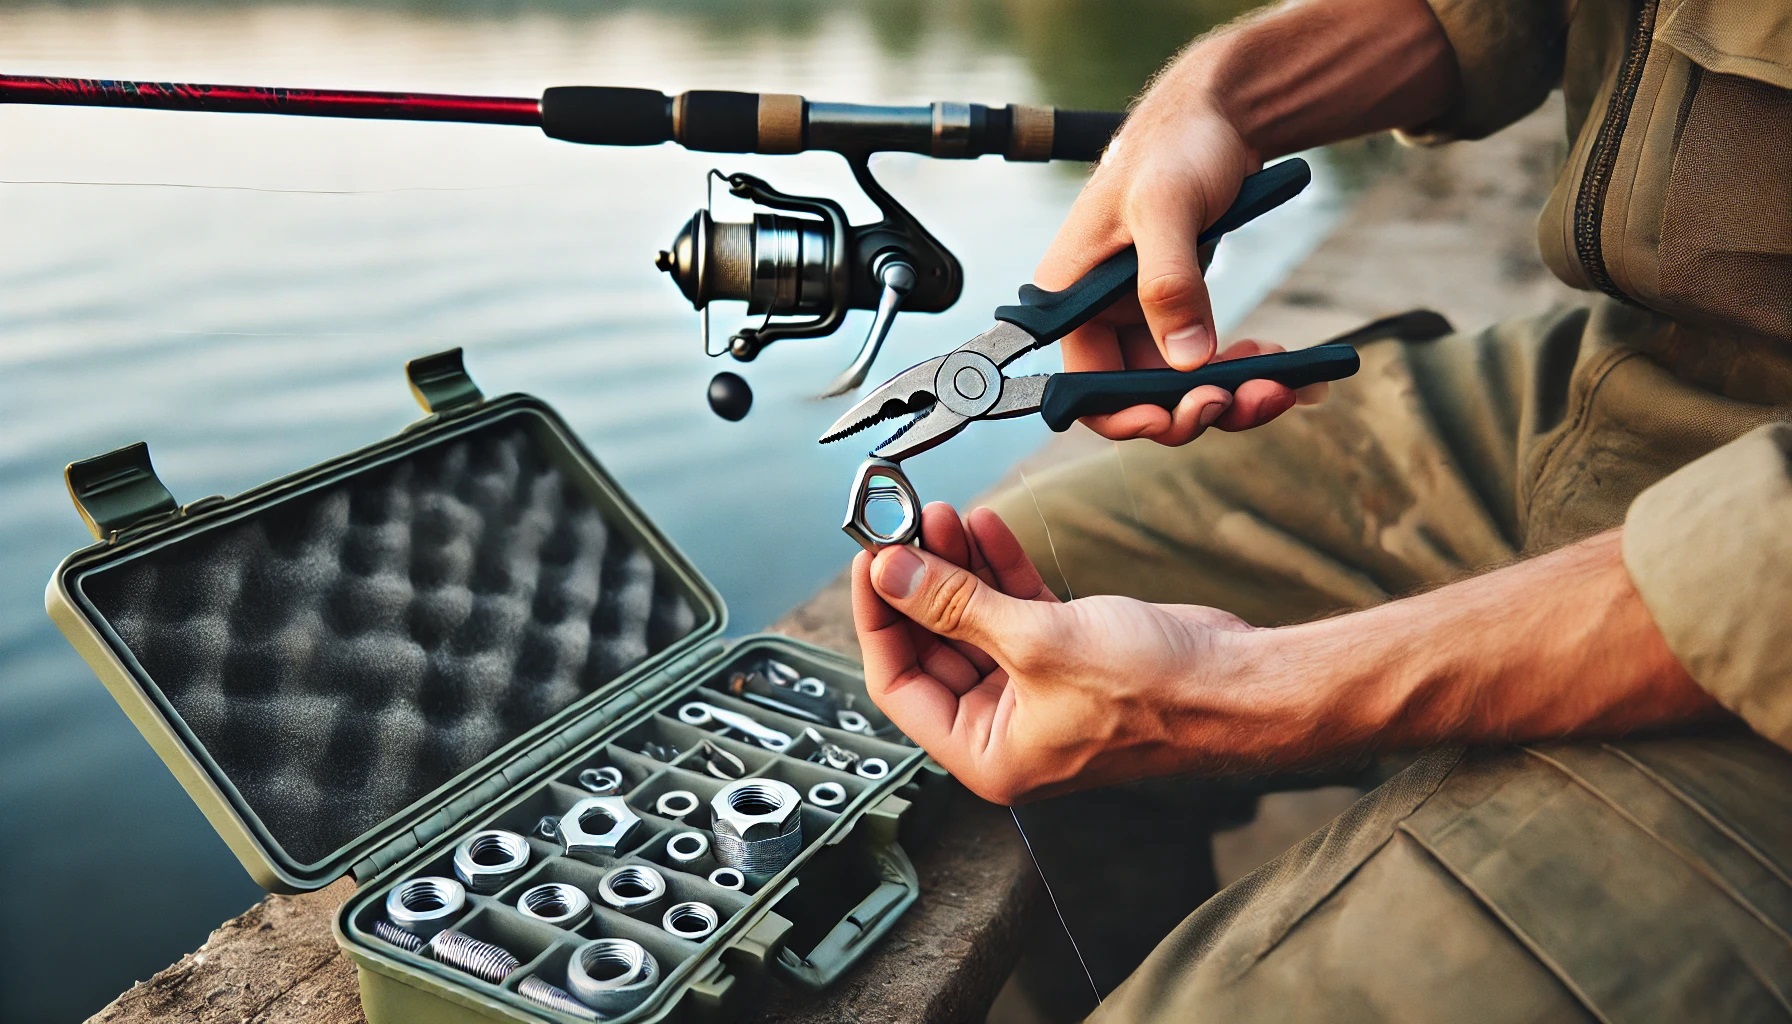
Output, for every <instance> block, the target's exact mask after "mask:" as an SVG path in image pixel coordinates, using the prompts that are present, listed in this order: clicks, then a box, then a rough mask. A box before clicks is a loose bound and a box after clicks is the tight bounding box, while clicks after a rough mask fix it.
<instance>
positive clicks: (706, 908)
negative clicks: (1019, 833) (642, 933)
mask: <svg viewBox="0 0 1792 1024" xmlns="http://www.w3.org/2000/svg"><path fill="white" fill-rule="evenodd" d="M718 924H721V917H720V916H719V915H717V914H716V908H714V907H712V906H710V905H709V904H707V903H699V902H697V901H696V900H692V901H691V902H689V903H678V904H674V905H673V906H672V907H671V908H670V909H668V910H667V911H666V916H665V917H663V918H661V919H660V927H661V928H664V929H666V930H667V931H669V932H671V933H672V934H673V935H676V936H678V937H679V938H681V939H690V940H691V941H693V942H695V941H697V940H698V939H705V938H708V937H709V934H710V933H711V932H713V931H715V930H716V925H718Z"/></svg>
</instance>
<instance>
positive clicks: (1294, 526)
mask: <svg viewBox="0 0 1792 1024" xmlns="http://www.w3.org/2000/svg"><path fill="white" fill-rule="evenodd" d="M1362 355H1363V368H1362V370H1361V371H1360V372H1359V373H1358V374H1357V376H1355V377H1354V378H1351V379H1350V380H1347V381H1344V382H1342V383H1340V384H1337V385H1334V386H1333V392H1332V395H1331V398H1330V400H1329V401H1328V402H1326V403H1325V404H1323V405H1320V406H1317V407H1314V408H1310V409H1301V410H1296V411H1294V412H1292V413H1290V414H1289V415H1288V416H1286V417H1284V418H1283V419H1282V420H1279V421H1277V422H1276V423H1274V424H1271V425H1269V426H1267V427H1265V428H1262V429H1259V430H1255V431H1250V432H1246V433H1241V434H1209V435H1207V436H1204V437H1202V438H1201V439H1200V440H1198V441H1196V442H1195V443H1194V444H1192V445H1189V446H1186V447H1184V448H1179V449H1170V448H1162V447H1158V446H1156V445H1152V444H1150V443H1148V442H1138V443H1133V444H1128V445H1125V446H1121V447H1119V448H1117V449H1116V450H1115V452H1114V453H1110V454H1106V455H1100V456H1096V457H1092V458H1090V459H1087V460H1084V461H1082V462H1079V463H1074V464H1071V465H1068V466H1065V467H1062V468H1061V469H1059V470H1057V471H1055V472H1053V473H1049V474H1037V475H1035V476H1034V477H1033V478H1032V480H1031V487H1030V488H1024V489H1017V490H1016V491H1014V492H1011V493H1007V494H1004V495H1002V496H1001V497H1000V498H999V499H998V500H997V501H995V502H993V503H992V504H993V505H994V507H995V508H996V509H997V511H998V512H1000V513H1001V514H1002V516H1003V517H1004V519H1006V520H1007V521H1008V523H1009V524H1010V525H1011V526H1013V527H1014V529H1015V531H1016V532H1017V533H1018V534H1019V535H1020V537H1021V539H1022V541H1023V542H1024V543H1025V544H1026V546H1027V549H1028V551H1029V552H1031V553H1032V555H1033V557H1034V560H1035V561H1036V562H1037V563H1038V565H1039V567H1040V570H1041V571H1042V572H1043V573H1044V575H1045V577H1046V579H1047V581H1048V582H1049V583H1051V584H1052V585H1053V586H1054V588H1055V589H1057V590H1058V592H1059V593H1060V595H1065V594H1069V593H1074V594H1075V595H1078V596H1082V595H1088V594H1095V593H1117V594H1129V595H1132V596H1135V597H1139V598H1143V599H1146V600H1151V601H1173V602H1190V603H1199V604H1207V605H1213V606H1217V607H1221V608H1225V609H1227V610H1229V611H1232V612H1234V613H1236V614H1239V615H1241V616H1243V617H1244V618H1246V619H1248V620H1250V621H1252V622H1254V623H1257V624H1263V625H1268V624H1274V623H1279V622H1288V621H1295V620H1301V619H1306V618H1312V617H1315V616H1319V615H1324V614H1328V613H1331V612H1335V611H1340V610H1346V609H1351V608H1358V607H1362V606H1365V605H1369V604H1373V603H1376V602H1379V601H1384V600H1388V599H1390V598H1393V597H1397V596H1400V595H1401V594H1404V593H1408V592H1411V591H1414V590H1418V589H1421V588H1427V587H1432V586H1436V585H1438V584H1441V583H1444V582H1447V581H1449V580H1451V579H1454V578H1458V577H1461V576H1464V575H1469V574H1472V573H1475V572H1478V571H1482V570H1486V569H1488V568H1491V567H1494V566H1497V565H1499V564H1501V563H1503V562H1507V561H1509V560H1512V559H1514V558H1517V557H1520V556H1522V555H1524V554H1529V553H1535V552H1539V551H1544V550H1548V549H1550V548H1552V547H1556V546H1559V545H1561V544H1564V543H1568V542H1570V541H1573V540H1575V539H1578V538H1581V537H1584V536H1587V535H1590V534H1592V533H1596V532H1599V531H1602V530H1605V529H1610V528H1613V527H1616V526H1618V525H1620V524H1621V523H1622V522H1623V518H1624V514H1625V511H1626V509H1627V508H1628V506H1629V504H1630V502H1631V499H1632V498H1634V497H1635V496H1636V495H1637V493H1638V492H1640V491H1641V490H1642V489H1643V488H1645V487H1646V486H1648V485H1649V484H1651V483H1653V482H1654V481H1656V480H1658V479H1660V478H1661V477H1663V476H1665V475H1666V474H1668V473H1670V472H1672V471H1673V470H1675V469H1677V468H1679V467H1680V466H1682V465H1684V464H1685V463H1687V462H1689V461H1691V460H1693V459H1694V458H1697V457H1698V456H1700V455H1702V454H1704V453H1706V452H1708V451H1710V450H1712V449H1714V448H1716V447H1718V446H1720V445H1722V444H1724V443H1725V442H1727V441H1729V440H1732V439H1733V438H1735V437H1737V436H1740V435H1741V434H1743V433H1745V432H1747V431H1748V430H1750V429H1751V428H1753V427H1755V426H1757V425H1759V424H1761V423H1764V422H1768V421H1770V420H1774V419H1784V418H1785V417H1786V415H1787V407H1786V406H1785V405H1774V404H1768V403H1766V402H1763V401H1762V399H1761V397H1760V396H1761V395H1762V394H1763V393H1765V392H1773V391H1777V390H1778V389H1779V387H1780V386H1781V385H1782V384H1785V383H1789V382H1792V368H1788V365H1787V361H1786V360H1785V358H1784V357H1782V356H1780V355H1778V354H1777V353H1773V352H1771V351H1763V350H1757V349H1753V348H1747V347H1744V346H1741V345H1736V344H1732V343H1729V342H1726V341H1723V340H1721V339H1713V338H1709V337H1704V338H1695V337H1691V336H1689V335H1688V334H1687V332H1686V331H1685V330H1684V329H1683V328H1680V327H1677V326H1675V325H1673V324H1672V323H1670V322H1668V321H1665V320H1663V319H1661V318H1658V317H1655V316H1653V315H1652V314H1649V313H1646V312H1644V311H1641V310H1637V309H1634V308H1631V307H1627V306H1622V305H1620V304H1618V303H1616V302H1612V301H1607V300H1600V301H1598V302H1596V303H1595V304H1594V305H1593V306H1592V307H1591V309H1590V310H1588V309H1575V310H1560V311H1556V312H1552V313H1550V314H1547V315H1544V316H1541V317H1537V318H1533V319H1530V320H1525V321H1517V322H1512V323H1507V324H1502V325H1500V326H1497V327H1495V328H1492V329H1490V330H1488V331H1486V332H1483V333H1480V334H1477V335H1454V336H1449V337H1445V338H1442V339H1439V340H1436V341H1431V342H1397V341H1391V342H1379V343H1375V344H1372V345H1368V346H1365V347H1364V349H1363V352H1362ZM1776 375H1777V376H1776ZM1767 378H1774V380H1775V381H1777V383H1773V386H1771V387H1765V392H1764V385H1763V380H1765V379H1767ZM1730 396H1742V397H1730ZM1781 401H1783V399H1781ZM1777 599H1779V600H1785V599H1786V597H1785V595H1781V596H1780V597H1779V598H1777ZM1488 628H1490V629H1498V628H1499V623H1496V622H1495V623H1488ZM1514 639H1515V642H1522V638H1514ZM1788 685H1792V680H1788ZM1188 788H1189V792H1190V793H1191V794H1195V793H1197V792H1198V791H1199V790H1200V787H1198V786H1194V785H1191V786H1190V787H1188ZM1164 790H1165V786H1164V785H1162V784H1158V785H1156V786H1154V787H1152V791H1153V792H1154V793H1156V794H1158V798H1159V799H1160V801H1161V810H1160V812H1159V813H1164V814H1174V813H1177V812H1178V809H1177V808H1176V807H1174V806H1173V803H1174V800H1173V798H1170V797H1165V796H1162V793H1163V792H1164ZM1126 798H1127V799H1133V800H1136V799H1138V795H1137V794H1136V793H1130V794H1127V795H1126ZM1208 798H1210V794H1209V796H1207V797H1201V796H1196V797H1191V800H1192V801H1194V802H1195V803H1198V802H1199V801H1200V800H1202V799H1208ZM1191 806H1193V804H1191ZM1088 831H1090V832H1097V831H1099V830H1097V829H1090V830H1088ZM1090 842H1091V843H1092V844H1095V845H1091V847H1090V849H1089V851H1088V855H1089V856H1091V857H1097V856H1100V857H1109V858H1115V857H1117V856H1119V855H1117V854H1116V853H1115V852H1114V851H1113V850H1112V849H1105V848H1102V847H1100V846H1099V843H1100V839H1099V837H1096V836H1091V838H1090ZM1053 881H1054V883H1055V884H1061V882H1060V879H1059V878H1054V879H1053ZM1143 884H1145V885H1149V884H1150V883H1149V882H1146V883H1143ZM1788 1016H1792V755H1789V754H1788V753H1787V752H1786V751H1784V750H1782V749H1780V748H1779V747H1777V746H1775V745H1773V744H1771V743H1768V742H1767V741H1765V740H1762V739H1760V738H1759V737H1756V736H1755V735H1753V734H1752V733H1750V732H1748V731H1747V730H1746V729H1742V728H1739V727H1737V728H1726V729H1718V730H1709V731H1706V732H1705V733H1703V734H1700V735H1684V736H1672V737H1654V738H1641V739H1632V740H1626V741H1623V742H1618V743H1584V744H1576V743H1560V744H1547V745H1534V746H1524V747H1518V748H1507V749H1486V750H1474V751H1466V752H1465V751H1461V750H1433V751H1427V752H1424V753H1423V754H1421V755H1420V756H1419V757H1418V758H1417V760H1416V761H1414V762H1412V763H1411V764H1409V765H1408V766H1407V767H1406V768H1405V769H1404V770H1402V771H1400V772H1399V773H1398V774H1396V775H1394V776H1393V777H1392V778H1391V779H1390V780H1389V781H1387V782H1385V783H1383V784H1382V785H1380V786H1379V787H1377V788H1375V789H1374V790H1373V791H1372V792H1370V793H1369V794H1368V795H1367V796H1365V797H1364V798H1363V799H1362V800H1361V801H1359V802H1358V803H1357V804H1356V805H1355V806H1354V807H1353V808H1352V809H1351V810H1349V811H1348V812H1347V813H1345V814H1343V815H1341V816H1340V817H1338V818H1337V819H1336V820H1334V821H1333V822H1331V823H1330V824H1329V825H1327V826H1326V827H1325V828H1323V829H1321V830H1320V831H1319V832H1317V833H1315V834H1314V835H1313V836H1311V837H1309V838H1308V839H1307V840H1306V841H1304V842H1303V843H1301V844H1300V845H1299V846H1297V847H1295V848H1294V849H1292V850H1289V851H1288V852H1287V853H1286V854H1284V855H1283V856H1281V857H1280V858H1278V859H1276V860H1275V861H1272V862H1271V863H1269V864H1268V865H1265V866H1264V867H1263V868H1261V869H1259V870H1258V871H1256V872H1254V873H1253V874H1251V875H1249V876H1247V877H1246V878H1245V879H1243V880H1241V881H1240V882H1238V883H1236V884H1234V885H1232V886H1230V887H1229V888H1227V889H1225V890H1223V891H1221V892H1220V893H1219V895H1217V896H1215V897H1214V898H1212V899H1210V900H1208V901H1207V902H1205V903H1204V904H1202V905H1201V906H1200V907H1199V909H1196V910H1195V911H1194V913H1193V914H1192V915H1191V916H1189V917H1188V918H1187V919H1186V920H1184V921H1183V922H1182V923H1181V924H1180V925H1179V926H1177V927H1176V928H1175V929H1174V931H1172V932H1171V933H1170V935H1169V937H1168V938H1167V939H1165V940H1164V941H1163V942H1162V943H1161V944H1159V945H1158V946H1157V948H1156V949H1155V951H1154V952H1152V953H1151V954H1150V956H1149V957H1147V958H1146V959H1145V962H1144V964H1143V965H1142V966H1140V967H1139V968H1138V969H1137V971H1135V972H1134V973H1133V974H1132V976H1131V977H1130V978H1128V979H1127V981H1126V982H1125V983H1124V984H1122V985H1121V986H1120V987H1119V988H1118V989H1117V990H1116V991H1115V992H1114V993H1113V994H1112V995H1111V996H1110V997H1109V998H1108V1000H1107V1001H1106V1003H1105V1005H1104V1006H1103V1007H1102V1008H1101V1009H1100V1010H1099V1011H1098V1012H1097V1013H1096V1015H1095V1018H1094V1019H1095V1020H1098V1021H1123V1020H1124V1021H1131V1020H1140V1021H1143V1020H1214V1021H1240V1020H1251V1021H1259V1020H1326V1021H1358V1020H1361V1021H1444V1020H1449V1021H1535V1020H1609V1021H1634V1020H1649V1021H1669V1020H1672V1021H1683V1020H1725V1021H1738V1020H1769V1019H1771V1020H1783V1019H1786V1018H1787V1017H1788Z"/></svg>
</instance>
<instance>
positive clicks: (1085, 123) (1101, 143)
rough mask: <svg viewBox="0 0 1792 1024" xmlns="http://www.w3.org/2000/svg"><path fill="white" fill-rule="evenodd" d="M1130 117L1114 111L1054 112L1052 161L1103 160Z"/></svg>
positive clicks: (1060, 110)
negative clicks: (1108, 147)
mask: <svg viewBox="0 0 1792 1024" xmlns="http://www.w3.org/2000/svg"><path fill="white" fill-rule="evenodd" d="M1124 120H1126V115H1125V114H1122V113H1120V112H1118V111H1114V110H1062V109H1059V110H1054V111H1052V159H1053V160H1099V159H1101V151H1102V150H1104V149H1106V148H1107V146H1108V140H1109V139H1111V138H1113V137H1114V133H1115V132H1117V131H1119V130H1120V122H1122V121H1124Z"/></svg>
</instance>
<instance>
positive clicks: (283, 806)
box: [45, 349, 726, 892]
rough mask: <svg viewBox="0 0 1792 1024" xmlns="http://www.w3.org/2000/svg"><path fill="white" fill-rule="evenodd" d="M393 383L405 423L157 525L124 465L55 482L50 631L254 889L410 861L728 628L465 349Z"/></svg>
mask: <svg viewBox="0 0 1792 1024" xmlns="http://www.w3.org/2000/svg"><path fill="white" fill-rule="evenodd" d="M406 373H407V374H408V376H409V378H410V383H411V389H412V391H413V393H414V394H415V396H416V398H417V400H418V402H419V403H420V404H421V405H422V406H423V408H424V410H425V411H426V412H427V413H428V415H427V416H426V417H425V418H423V419H422V420H420V421H418V422H416V423H414V424H412V425H411V426H410V427H408V428H406V429H405V430H404V431H402V432H401V433H399V434H398V435H396V436H394V437H391V438H388V439H386V440H384V441H380V442H378V443H376V444H372V445H369V446H367V447H365V448H362V449H360V450H358V451H353V452H349V453H348V454H345V455H342V456H340V457H338V458H335V459H331V460H329V461H327V462H324V463H322V464H320V465H317V466H314V467H312V468H310V469H306V470H302V471H300V472H297V473H294V474H291V475H289V476H286V477H283V478H281V479H278V480H275V481H272V482H270V483H267V484H264V485H262V486H260V487H256V488H253V489H251V490H248V491H244V492H243V493H241V494H238V495H235V496H233V497H228V498H225V497H210V498H204V499H201V500H198V501H194V502H191V503H189V504H186V505H182V504H180V503H178V502H177V501H176V500H175V499H174V497H173V495H172V494H170V493H169V491H168V489H167V488H166V487H165V486H163V485H162V483H161V481H160V480H158V479H157V478H156V475H155V471H154V469H153V467H152V466H151V464H150V460H149V451H148V447H147V446H146V445H144V444H142V443H138V444H134V445H131V446H129V447H126V448H121V449H118V450H117V451H113V452H109V453H107V454H104V455H100V456H97V457H95V458H91V459H86V460H83V461H81V462H76V463H72V464H70V465H69V467H68V469H67V471H66V477H67V481H68V486H69V493H70V496H71V497H72V498H73V499H74V502H75V506H76V508H77V509H78V510H79V511H80V513H81V516H82V518H83V519H84V520H86V522H87V523H88V525H89V526H90V527H91V528H92V530H93V532H94V535H95V537H96V538H97V539H98V542H97V543H95V544H94V545H92V546H90V547H87V548H84V549H82V550H80V551H77V552H75V553H74V554H72V555H70V556H69V557H68V558H66V559H65V560H64V561H63V562H62V564H61V565H60V566H58V567H57V569H56V572H55V574H54V575H53V576H52V577H51V580H50V584H49V587H48V590H47V592H46V595H45V603H46V605H47V606H48V609H49V612H50V615H51V617H52V618H53V619H54V620H55V622H56V624H57V626H58V627H60V628H61V630H62V631H63V633H64V634H65V635H66V636H67V637H68V639H69V641H70V642H71V643H72V644H74V646H75V648H76V649H77V650H79V651H80V652H81V654H82V656H83V657H84V658H86V660H87V662H88V664H89V665H90V666H92V668H93V670H94V672H95V673H96V674H98V675H99V677H100V679H101V680H102V681H103V682H104V683H105V685H106V687H107V688H108V689H109V690H110V691H111V692H112V695H113V697H114V698H115V699H116V700H117V701H118V703H119V705H120V706H121V707H122V708H123V709H124V711H125V713H126V714H127V715H128V716H129V717H130V718H131V720H132V722H134V723H135V724H136V726H137V728H138V729H139V730H140V731H141V732H142V733H143V735H144V737H145V738H147V739H148V740H149V742H150V744H151V745H152V746H153V747H154V748H155V749H156V751H157V753H159V754H160V755H161V757H162V759H163V761H165V762H166V763H167V765H168V767H169V769H170V770H171V771H173V773H174V775H175V777H176V778H178V779H179V780H180V782H181V784H182V785H183V786H185V787H186V790H187V792H188V794H189V795H190V796H191V797H192V798H193V800H194V802H195V803H197V804H198V805H199V807H200V809H201V810H202V811H204V813H205V815H206V817H207V818H208V819H209V820H210V821H211V823H212V826H213V827H214V828H216V829H217V831H218V833H219V835H221V836H223V838H224V840H225V842H227V843H228V844H229V845H230V848H231V850H232V851H233V852H235V854H236V855H237V857H238V859H240V860H241V861H242V862H243V865H244V867H246V868H247V869H248V871H249V873H250V874H251V875H253V876H254V878H255V879H256V881H257V882H259V883H261V884H262V885H263V886H264V887H266V888H268V889H270V890H274V891H281V892H294V891H303V890H309V889H316V888H320V887H322V886H324V885H327V884H328V883H330V882H331V881H333V880H334V879H336V878H338V877H340V876H341V875H343V874H345V873H348V872H351V871H352V872H353V873H355V874H356V875H357V876H358V877H366V876H369V875H371V874H372V873H375V872H377V871H378V870H379V869H380V868H381V867H382V866H383V865H386V864H390V863H392V862H393V861H395V860H396V859H398V858H400V857H402V856H404V855H405V854H406V853H408V852H409V851H411V850H415V849H417V848H418V847H419V846H420V845H422V844H424V843H427V842H429V841H430V840H431V839H432V838H434V837H435V836H437V835H439V834H441V833H442V832H443V831H444V830H445V829H447V828H449V827H451V826H452V825H453V824H454V823H455V822H457V821H460V820H461V819H463V818H465V817H466V816H467V815H468V814H470V813H472V812H473V811H474V810H475V809H477V808H479V807H482V806H484V805H486V804H488V803H490V802H492V801H493V800H495V799H498V798H499V797H501V796H502V795H503V794H505V793H506V792H507V791H509V790H511V789H512V788H514V787H515V786H516V785H517V784H518V783H520V782H521V781H522V780H524V779H526V778H528V777H530V776H531V775H533V774H534V773H536V772H537V771H538V770H539V769H540V768H541V767H542V766H544V765H547V764H548V763H550V762H552V761H553V760H554V759H555V757H557V756H558V755H560V754H562V753H564V752H565V751H567V750H569V749H570V748H572V747H573V746H575V745H577V744H579V743H580V742H581V741H583V740H585V739H587V738H588V737H589V736H590V735H592V734H594V733H595V732H596V731H597V730H599V729H601V728H603V727H604V726H605V725H606V724H607V723H610V722H614V721H615V720H616V718H617V716H618V715H619V714H621V713H623V712H624V711H626V710H627V709H628V708H630V707H634V706H635V705H637V704H639V703H641V702H643V701H645V700H647V699H649V698H651V696H652V695H653V694H654V693H656V692H658V691H660V690H662V689H663V688H665V687H667V686H669V685H672V684H673V683H675V682H677V681H678V680H679V678H680V677H681V676H682V675H684V674H687V673H688V670H689V668H690V667H691V666H693V665H695V664H696V663H697V662H698V661H700V660H702V659H703V658H705V657H707V656H710V655H712V654H713V652H714V649H715V645H714V644H713V643H712V641H713V640H714V639H715V638H716V637H717V636H718V635H719V634H720V632H721V631H722V629H723V627H724V625H725V623H726V609H725V608H724V606H723V604H722V599H721V595H720V594H719V593H717V591H716V590H715V588H714V587H713V586H712V585H711V584H710V583H709V582H708V581H707V580H705V579H704V578H703V576H702V575H701V574H700V573H698V572H697V570H696V569H695V567H694V566H692V564H691V563H690V561H689V560H688V559H686V558H685V557H684V555H683V554H681V553H680V552H679V550H678V549H677V547H676V546H675V545H674V544H673V543H672V541H671V540H670V539H668V538H667V537H666V536H665V535H664V534H662V533H661V532H660V531H659V530H658V529H657V528H655V527H654V525H653V523H652V522H651V521H649V520H648V519H647V517H646V516H645V515H644V514H643V513H642V512H641V510H640V509H639V508H637V507H636V506H635V505H634V504H633V503H632V502H631V501H630V500H629V499H628V497H627V496H626V495H625V494H624V493H623V492H622V490H621V489H620V488H619V487H618V486H617V485H616V483H615V481H614V480H613V479H611V477H610V476H609V474H607V473H606V472H605V471H604V469H603V467H602V466H601V465H599V464H598V462H597V460H596V459H595V458H594V457H593V456H592V454H591V453H590V451H589V450H587V449H586V448H585V446H584V445H583V444H582V443H580V441H579V440H578V439H577V437H575V436H574V435H573V433H572V431H571V430H570V429H569V428H568V427H567V425H566V423H565V422H564V421H563V420H561V419H560V417H559V416H558V415H557V414H556V413H555V412H554V411H553V410H552V409H551V408H550V407H548V406H547V405H546V404H545V403H543V402H541V401H540V400H538V399H536V398H533V397H530V396H527V395H506V396H503V397H499V398H493V399H486V398H485V397H484V396H483V395H482V394H481V393H480V391H479V389H478V387H477V386H475V385H474V383H473V381H472V379H471V378H470V377H469V376H468V375H467V373H466V371H465V369H464V366H463V364H462V360H461V352H460V350H459V349H455V350H452V351H449V352H443V353H440V354H437V355H434V356H428V357H424V358H421V359H416V360H413V361H412V362H411V363H409V364H408V365H407V366H406ZM605 705H612V706H609V707H605ZM600 708H601V709H602V711H603V712H604V713H598V714H594V713H593V712H594V711H597V710H599V709H600Z"/></svg>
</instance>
